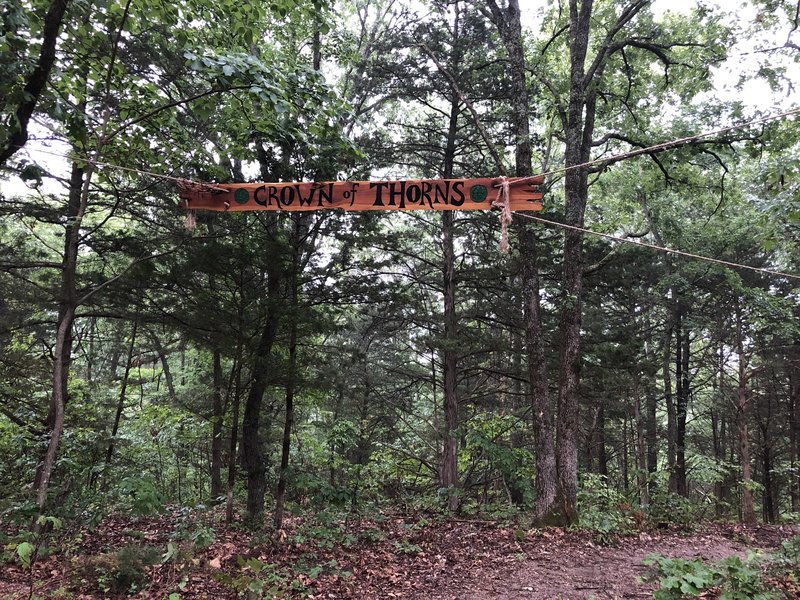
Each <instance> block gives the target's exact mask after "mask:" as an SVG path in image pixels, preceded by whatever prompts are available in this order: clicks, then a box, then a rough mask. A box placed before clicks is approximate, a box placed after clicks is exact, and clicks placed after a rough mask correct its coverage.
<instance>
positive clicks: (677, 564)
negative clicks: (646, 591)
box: [645, 554, 778, 600]
mask: <svg viewBox="0 0 800 600" xmlns="http://www.w3.org/2000/svg"><path fill="white" fill-rule="evenodd" d="M762 562H763V561H762V559H760V558H758V557H756V556H755V555H753V554H749V555H748V557H747V559H746V560H744V561H743V560H742V559H741V558H739V557H738V556H729V557H727V558H725V559H723V560H721V561H719V562H716V563H712V564H710V565H709V564H707V563H705V562H704V561H702V560H686V559H682V558H665V557H663V556H659V555H653V556H650V557H648V559H647V560H646V561H645V564H646V565H648V566H649V567H651V568H652V569H653V575H652V577H653V578H660V579H659V589H658V590H656V591H655V592H654V594H653V597H654V598H657V599H662V600H668V599H670V598H688V597H696V596H700V595H701V594H703V593H704V592H708V591H710V590H712V589H714V590H716V591H717V592H718V593H719V598H724V599H727V600H746V599H748V598H752V599H756V600H769V599H770V598H778V595H777V594H776V593H775V592H774V591H771V590H770V588H769V587H768V586H767V584H766V583H765V582H764V579H763V572H762Z"/></svg>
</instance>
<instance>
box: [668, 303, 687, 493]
mask: <svg viewBox="0 0 800 600" xmlns="http://www.w3.org/2000/svg"><path fill="white" fill-rule="evenodd" d="M685 317H686V309H685V308H684V307H683V306H681V305H680V304H679V306H678V312H677V317H676V320H675V391H676V394H675V468H674V470H673V471H672V475H673V477H674V479H675V481H674V489H675V492H676V493H678V494H680V495H681V496H684V497H685V496H688V494H689V490H688V487H687V482H686V414H687V409H688V406H689V350H690V339H689V338H690V331H689V327H688V325H687V323H686V318H685Z"/></svg>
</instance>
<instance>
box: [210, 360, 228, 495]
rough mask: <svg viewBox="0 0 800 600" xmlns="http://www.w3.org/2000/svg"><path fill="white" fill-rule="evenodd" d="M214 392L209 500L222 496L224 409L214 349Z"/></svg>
mask: <svg viewBox="0 0 800 600" xmlns="http://www.w3.org/2000/svg"><path fill="white" fill-rule="evenodd" d="M212 363H213V366H212V369H213V372H214V373H213V378H214V391H213V395H212V399H211V499H212V500H214V501H216V500H217V498H219V497H220V496H222V494H223V486H222V422H223V420H224V418H225V408H224V405H223V402H222V387H223V385H224V384H223V378H222V351H221V350H220V349H219V347H216V346H215V347H214V350H213V358H212Z"/></svg>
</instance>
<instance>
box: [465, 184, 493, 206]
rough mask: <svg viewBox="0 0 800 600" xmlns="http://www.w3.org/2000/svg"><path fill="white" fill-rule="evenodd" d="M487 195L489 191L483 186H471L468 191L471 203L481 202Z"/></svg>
mask: <svg viewBox="0 0 800 600" xmlns="http://www.w3.org/2000/svg"><path fill="white" fill-rule="evenodd" d="M488 195H489V190H487V189H486V186H485V185H473V186H472V187H471V188H470V190H469V197H470V200H472V201H473V202H483V201H484V200H486V196H488Z"/></svg>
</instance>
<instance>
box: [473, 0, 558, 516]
mask: <svg viewBox="0 0 800 600" xmlns="http://www.w3.org/2000/svg"><path fill="white" fill-rule="evenodd" d="M488 5H489V9H490V11H491V15H492V20H493V22H494V23H495V25H496V26H497V28H498V31H499V32H500V36H501V38H502V40H503V45H504V46H505V49H506V52H507V54H508V62H509V74H510V76H511V127H512V131H513V132H514V135H515V142H516V144H515V149H514V171H515V175H516V176H517V177H529V176H531V175H532V174H533V165H532V150H531V136H530V122H529V112H530V109H529V107H530V93H529V91H528V85H527V79H526V67H525V52H524V48H523V44H522V22H521V19H520V8H519V2H518V0H509V1H508V6H507V8H506V9H505V10H503V9H501V8H500V7H499V6H498V5H497V3H496V2H494V1H493V0H492V1H490V2H488ZM518 236H519V240H520V261H521V262H522V290H523V298H524V318H525V341H526V354H527V360H528V381H529V386H528V394H529V397H528V401H529V403H530V406H531V411H532V415H533V431H534V438H535V442H534V443H535V451H536V480H535V482H534V485H535V489H536V506H535V517H536V519H537V521H539V522H542V523H549V522H557V521H558V520H559V519H558V517H557V515H556V512H557V507H556V506H555V498H556V493H557V485H558V478H557V474H556V455H555V444H554V441H553V421H552V416H551V410H550V401H549V397H548V396H549V394H548V383H547V364H546V362H545V355H544V346H545V342H544V331H543V328H542V309H541V297H540V295H539V289H540V287H541V286H540V281H539V268H538V254H539V252H538V246H539V241H538V239H537V235H536V231H535V230H534V228H533V227H532V226H531V225H530V224H529V223H528V222H527V221H526V222H525V223H524V224H521V225H520V226H519V228H518Z"/></svg>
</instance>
